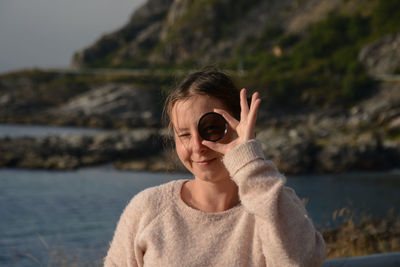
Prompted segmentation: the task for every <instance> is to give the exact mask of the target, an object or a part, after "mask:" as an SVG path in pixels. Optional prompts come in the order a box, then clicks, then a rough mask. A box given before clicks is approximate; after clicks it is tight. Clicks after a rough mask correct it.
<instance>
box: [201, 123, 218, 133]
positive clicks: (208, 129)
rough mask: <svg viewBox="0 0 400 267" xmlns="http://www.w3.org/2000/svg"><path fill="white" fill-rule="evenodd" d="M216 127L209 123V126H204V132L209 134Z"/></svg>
mask: <svg viewBox="0 0 400 267" xmlns="http://www.w3.org/2000/svg"><path fill="white" fill-rule="evenodd" d="M216 128H217V127H215V126H214V125H210V126H207V127H206V128H204V132H205V133H207V134H210V133H212V132H214V131H215V129H216Z"/></svg>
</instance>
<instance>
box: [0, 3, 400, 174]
mask: <svg viewBox="0 0 400 267" xmlns="http://www.w3.org/2000/svg"><path fill="white" fill-rule="evenodd" d="M398 10H400V2H399V1H397V0H350V1H349V0H267V1H266V0H264V1H260V0H247V1H245V0H243V1H242V0H240V1H237V0H236V1H233V0H196V1H195V0H148V1H147V2H146V3H145V4H144V5H143V6H142V7H141V8H139V9H138V10H137V11H136V12H135V13H134V14H133V15H132V17H131V19H130V21H129V23H127V24H126V25H125V26H124V27H122V28H121V29H119V30H118V31H116V32H114V33H110V34H107V35H105V36H102V37H101V38H100V39H99V40H98V41H96V42H95V43H94V44H93V45H91V46H89V47H87V48H85V49H83V50H82V51H79V52H77V53H76V54H75V55H74V56H73V64H74V66H75V67H77V68H76V69H73V70H64V71H63V70H22V71H19V72H15V73H9V74H4V75H1V76H0V123H28V124H52V125H79V126H88V127H101V128H114V129H123V128H128V129H138V128H147V130H146V131H149V132H148V134H147V135H146V136H147V137H146V138H145V139H140V138H137V136H136V134H133V136H134V137H132V133H128V132H120V133H115V134H113V135H108V136H100V137H74V138H72V137H68V138H63V137H57V138H55V137H53V138H51V137H46V138H15V139H12V140H10V139H9V138H0V152H1V153H0V166H13V167H33V168H61V169H63V168H76V167H79V166H85V165H88V164H99V163H104V162H110V161H112V162H114V163H115V164H116V165H117V166H118V167H120V168H132V169H155V170H160V169H165V168H167V167H166V166H168V164H167V163H168V162H171V154H169V153H168V151H167V152H166V150H164V149H163V148H162V147H163V146H162V142H163V141H162V137H163V136H164V134H163V130H162V129H160V127H161V109H162V103H163V98H164V96H165V93H166V91H168V90H169V89H171V88H173V87H174V85H175V84H176V82H177V81H178V80H180V79H181V78H182V76H183V75H184V74H185V73H187V72H188V71H189V70H190V69H193V68H198V67H200V66H204V65H207V64H215V63H216V64H217V65H218V66H219V67H221V68H224V69H228V70H230V72H231V73H233V74H234V76H235V77H236V79H237V82H238V84H239V86H243V87H247V88H250V89H256V90H258V91H260V92H261V95H262V96H263V105H262V107H261V110H260V112H259V119H258V125H257V128H258V134H257V138H258V139H260V140H261V141H262V143H263V148H264V151H265V154H266V155H267V157H268V158H271V159H273V160H275V161H276V163H277V164H278V166H279V168H280V169H281V170H282V171H283V172H285V173H310V172H344V171H351V170H382V169H389V168H398V167H400V162H399V160H398V159H399V158H400V77H399V75H400V35H399V34H400V16H398ZM149 128H151V129H149ZM135 131H136V130H135ZM141 131H142V130H140V132H141ZM118 140H124V142H122V143H121V142H120V141H118ZM138 140H139V141H138ZM140 140H142V141H140ZM143 140H145V141H143ZM140 142H144V143H146V144H151V147H152V149H151V155H149V156H148V157H146V159H145V160H143V159H141V160H139V159H138V158H140V156H141V155H144V154H145V152H146V149H145V148H143V147H142V146H141V145H140ZM121 147H126V149H121ZM12 148H16V149H12ZM177 167H178V168H181V166H180V167H179V166H177Z"/></svg>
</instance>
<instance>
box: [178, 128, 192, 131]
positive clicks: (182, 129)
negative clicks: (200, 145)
mask: <svg viewBox="0 0 400 267" xmlns="http://www.w3.org/2000/svg"><path fill="white" fill-rule="evenodd" d="M188 130H189V128H178V129H176V131H177V132H183V131H188Z"/></svg>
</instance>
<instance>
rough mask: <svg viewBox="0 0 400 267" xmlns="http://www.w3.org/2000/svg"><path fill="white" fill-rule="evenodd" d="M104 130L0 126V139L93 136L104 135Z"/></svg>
mask: <svg viewBox="0 0 400 267" xmlns="http://www.w3.org/2000/svg"><path fill="white" fill-rule="evenodd" d="M104 132H106V130H102V129H91V128H83V127H61V126H45V125H19V124H0V138H2V137H11V138H12V137H22V136H32V137H39V136H47V135H77V134H85V135H95V134H99V133H104Z"/></svg>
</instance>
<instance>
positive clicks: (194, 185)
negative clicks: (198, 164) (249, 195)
mask: <svg viewBox="0 0 400 267" xmlns="http://www.w3.org/2000/svg"><path fill="white" fill-rule="evenodd" d="M181 198H182V200H183V201H184V202H185V203H186V204H187V205H189V206H190V207H192V208H195V209H198V210H202V211H205V212H221V211H225V210H228V209H231V208H233V207H234V206H236V205H237V204H238V203H239V202H240V200H239V194H238V187H237V185H236V184H235V182H233V181H232V180H231V179H226V180H223V181H218V182H209V181H204V180H201V179H196V178H195V179H194V180H190V181H188V182H186V183H184V184H183V186H182V190H181Z"/></svg>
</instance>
